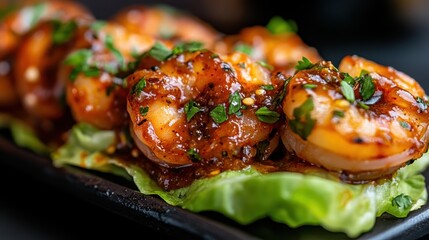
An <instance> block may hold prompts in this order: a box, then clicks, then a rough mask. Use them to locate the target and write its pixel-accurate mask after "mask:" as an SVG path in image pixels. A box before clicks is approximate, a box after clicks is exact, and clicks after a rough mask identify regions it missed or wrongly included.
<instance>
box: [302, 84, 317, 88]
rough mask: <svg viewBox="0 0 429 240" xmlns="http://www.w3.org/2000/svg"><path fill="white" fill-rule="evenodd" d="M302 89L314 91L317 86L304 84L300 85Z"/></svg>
mask: <svg viewBox="0 0 429 240" xmlns="http://www.w3.org/2000/svg"><path fill="white" fill-rule="evenodd" d="M302 87H303V88H305V89H314V88H316V87H317V85H316V84H311V83H306V84H304V85H302Z"/></svg>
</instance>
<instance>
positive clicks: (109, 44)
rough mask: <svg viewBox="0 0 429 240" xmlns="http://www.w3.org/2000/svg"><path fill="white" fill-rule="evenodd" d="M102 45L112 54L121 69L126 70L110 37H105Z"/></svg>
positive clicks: (122, 58) (123, 60) (123, 61)
mask: <svg viewBox="0 0 429 240" xmlns="http://www.w3.org/2000/svg"><path fill="white" fill-rule="evenodd" d="M104 45H105V46H106V48H107V49H109V50H110V52H112V54H113V55H114V56H115V58H116V60H118V63H119V66H120V67H121V69H122V70H126V65H125V59H124V56H122V54H121V52H120V51H119V50H118V49H117V48H116V47H115V45H114V43H113V38H112V36H110V35H107V36H106V38H105V39H104Z"/></svg>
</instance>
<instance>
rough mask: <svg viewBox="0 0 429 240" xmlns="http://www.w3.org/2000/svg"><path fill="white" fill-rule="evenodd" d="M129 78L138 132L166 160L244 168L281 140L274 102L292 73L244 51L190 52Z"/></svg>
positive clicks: (144, 147)
mask: <svg viewBox="0 0 429 240" xmlns="http://www.w3.org/2000/svg"><path fill="white" fill-rule="evenodd" d="M143 66H144V64H143ZM127 81H128V86H130V87H131V89H130V94H129V95H128V100H127V109H128V113H129V115H130V118H131V126H130V128H131V133H132V136H133V138H134V140H135V142H136V145H137V146H138V147H139V149H140V150H141V151H142V152H143V153H144V154H145V155H146V156H147V157H148V158H149V159H151V160H152V161H154V162H156V163H158V164H159V165H161V166H164V167H170V168H177V167H184V166H191V165H198V164H200V165H206V166H207V165H212V166H216V167H219V168H223V169H231V168H241V167H243V165H248V164H251V162H252V161H255V159H256V158H257V157H256V156H259V157H260V159H263V158H266V156H268V155H269V154H270V153H271V152H272V151H273V149H274V148H275V146H277V144H278V142H279V137H278V135H277V131H275V129H276V127H277V125H278V123H279V122H280V121H279V119H280V117H281V116H280V112H281V109H279V107H278V105H276V104H274V102H275V96H276V94H277V92H278V89H279V86H281V85H282V84H283V83H284V82H285V77H284V76H283V75H282V74H280V73H279V74H274V75H271V73H270V72H269V70H268V69H266V68H265V67H263V66H261V65H260V64H258V63H256V62H255V61H253V60H251V59H250V58H249V57H248V56H247V55H245V54H242V53H239V52H237V53H234V54H231V55H225V56H218V55H217V54H215V53H213V52H211V51H209V50H200V51H195V52H184V53H181V54H178V55H175V56H172V57H170V58H169V59H167V60H165V61H163V62H157V63H156V64H152V65H147V66H146V67H145V68H143V69H141V70H140V71H137V72H135V73H133V74H132V75H130V76H129V77H128V78H127ZM261 146H263V147H261ZM218 170H219V169H218Z"/></svg>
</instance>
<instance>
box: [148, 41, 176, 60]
mask: <svg viewBox="0 0 429 240" xmlns="http://www.w3.org/2000/svg"><path fill="white" fill-rule="evenodd" d="M147 54H149V56H151V57H153V58H155V59H156V60H158V61H164V60H166V59H167V58H168V57H169V56H170V55H171V51H170V50H169V49H168V48H167V47H166V46H165V45H164V44H162V43H160V42H156V43H155V44H154V45H153V46H152V48H151V49H150V50H149V51H148V52H147Z"/></svg>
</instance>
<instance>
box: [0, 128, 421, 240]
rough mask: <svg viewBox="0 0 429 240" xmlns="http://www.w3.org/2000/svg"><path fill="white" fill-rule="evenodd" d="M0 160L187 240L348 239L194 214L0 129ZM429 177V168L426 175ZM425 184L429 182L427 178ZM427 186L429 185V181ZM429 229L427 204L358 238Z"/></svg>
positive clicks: (414, 235)
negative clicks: (56, 158)
mask: <svg viewBox="0 0 429 240" xmlns="http://www.w3.org/2000/svg"><path fill="white" fill-rule="evenodd" d="M0 152H1V153H2V160H1V161H2V162H4V161H6V164H7V165H10V166H11V167H12V168H21V169H31V171H28V174H29V175H30V177H32V178H35V179H36V178H37V179H41V180H42V181H43V182H44V183H46V184H49V185H52V186H53V187H54V188H55V189H58V191H60V189H61V190H66V192H67V194H70V195H72V196H74V197H77V198H79V199H81V200H82V201H87V202H90V203H92V204H93V205H94V208H96V207H101V208H102V209H105V210H106V211H109V212H113V213H115V214H118V215H120V216H123V217H125V218H128V219H131V220H132V221H134V222H136V223H138V224H141V225H142V226H145V227H147V228H149V229H153V230H154V231H156V232H159V233H162V234H165V235H168V236H174V237H180V238H184V239H284V237H285V236H287V237H290V238H293V239H350V238H348V237H347V236H346V235H345V234H342V233H332V232H328V231H326V230H324V229H323V228H321V227H316V226H303V227H298V228H289V227H287V226H285V225H283V224H278V223H275V222H273V221H271V220H270V219H263V220H259V221H257V222H255V223H252V224H250V225H245V226H244V225H239V224H237V223H235V222H233V221H231V220H229V219H227V218H225V217H223V216H221V215H219V214H216V213H211V212H202V213H191V212H189V211H187V210H183V209H181V208H178V207H173V206H170V205H168V204H166V203H165V202H164V201H163V200H161V199H159V198H158V197H155V196H146V195H143V194H141V193H140V192H138V191H137V190H136V188H135V186H134V185H133V184H132V183H131V182H128V181H126V180H124V179H122V178H116V177H112V176H111V175H105V174H100V173H98V172H92V171H88V170H82V169H78V168H75V167H71V166H67V167H62V168H57V167H54V166H53V165H52V164H51V160H50V159H49V158H47V157H42V156H38V155H36V154H34V153H32V152H30V151H27V150H26V149H22V148H19V147H18V146H16V145H15V144H14V143H12V142H11V140H10V139H9V138H8V137H7V134H4V133H2V135H1V137H0ZM424 175H425V177H426V179H429V172H428V171H426V172H425V173H424ZM426 182H428V181H427V180H426ZM426 185H427V186H429V185H428V184H426ZM428 233H429V206H428V205H424V206H423V207H422V208H420V209H418V210H416V211H413V212H411V213H410V215H409V216H408V217H407V218H403V219H401V218H394V217H390V216H388V215H386V216H381V217H380V218H378V219H377V222H376V224H375V226H374V228H373V230H372V231H370V232H368V233H365V234H363V235H361V236H359V237H358V238H355V239H380V240H382V239H386V240H387V239H409V240H413V239H419V238H421V237H422V236H424V235H426V234H428Z"/></svg>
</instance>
